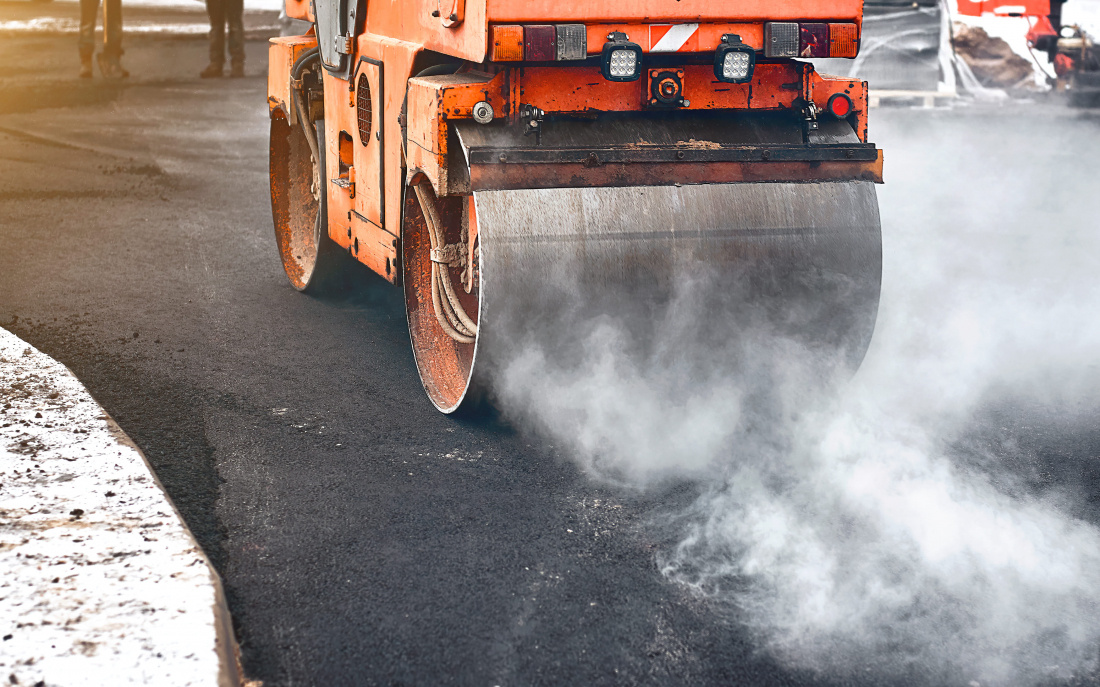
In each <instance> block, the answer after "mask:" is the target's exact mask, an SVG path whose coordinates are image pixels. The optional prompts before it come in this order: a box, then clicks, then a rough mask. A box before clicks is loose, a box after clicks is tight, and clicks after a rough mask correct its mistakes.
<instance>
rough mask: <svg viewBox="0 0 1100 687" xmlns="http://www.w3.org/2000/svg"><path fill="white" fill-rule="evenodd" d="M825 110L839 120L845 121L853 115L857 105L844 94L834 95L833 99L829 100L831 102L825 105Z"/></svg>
mask: <svg viewBox="0 0 1100 687" xmlns="http://www.w3.org/2000/svg"><path fill="white" fill-rule="evenodd" d="M825 109H826V110H827V111H828V112H829V114H831V115H832V116H834V117H836V118H837V119H844V118H845V117H847V116H848V115H850V114H852V110H853V109H855V103H853V102H852V99H851V98H849V97H848V96H846V95H845V94H843V93H834V94H833V95H832V97H830V98H829V102H828V103H826V104H825Z"/></svg>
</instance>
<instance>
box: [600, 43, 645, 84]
mask: <svg viewBox="0 0 1100 687" xmlns="http://www.w3.org/2000/svg"><path fill="white" fill-rule="evenodd" d="M600 68H601V70H602V71H603V78H605V79H607V80H608V81H637V80H638V79H640V78H641V76H642V46H640V45H638V44H637V43H631V42H630V41H629V40H627V35H626V34H625V33H623V32H622V31H614V32H612V33H611V34H609V35H608V36H607V42H606V43H604V44H603V53H602V59H601V60H600Z"/></svg>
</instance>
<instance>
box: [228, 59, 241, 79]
mask: <svg viewBox="0 0 1100 687" xmlns="http://www.w3.org/2000/svg"><path fill="white" fill-rule="evenodd" d="M229 76H231V77H232V78H234V79H239V78H241V77H242V76H244V60H233V66H232V67H230V69H229Z"/></svg>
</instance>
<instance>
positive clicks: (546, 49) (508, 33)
mask: <svg viewBox="0 0 1100 687" xmlns="http://www.w3.org/2000/svg"><path fill="white" fill-rule="evenodd" d="M489 59H490V60H492V61H493V62H523V61H527V62H554V61H556V60H567V61H568V60H574V61H579V60H585V59H588V28H587V27H585V25H584V24H557V25H554V24H530V25H527V24H525V25H523V26H518V25H514V24H512V25H493V26H490V27H489Z"/></svg>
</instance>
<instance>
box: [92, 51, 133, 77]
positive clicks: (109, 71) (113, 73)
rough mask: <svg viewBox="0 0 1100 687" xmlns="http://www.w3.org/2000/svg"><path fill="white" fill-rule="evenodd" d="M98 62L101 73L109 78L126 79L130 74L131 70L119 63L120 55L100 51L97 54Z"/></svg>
mask: <svg viewBox="0 0 1100 687" xmlns="http://www.w3.org/2000/svg"><path fill="white" fill-rule="evenodd" d="M95 59H96V62H98V63H99V73H100V74H102V75H103V76H104V77H105V78H108V79H125V78H126V77H127V76H130V72H128V71H126V70H125V69H123V68H122V65H121V64H119V61H118V55H108V54H107V53H103V52H101V53H99V54H98V55H96V56H95Z"/></svg>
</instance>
